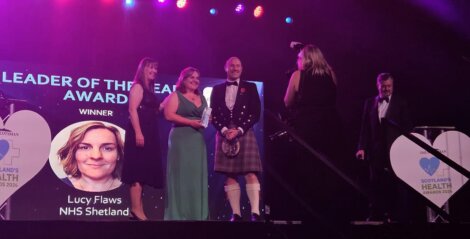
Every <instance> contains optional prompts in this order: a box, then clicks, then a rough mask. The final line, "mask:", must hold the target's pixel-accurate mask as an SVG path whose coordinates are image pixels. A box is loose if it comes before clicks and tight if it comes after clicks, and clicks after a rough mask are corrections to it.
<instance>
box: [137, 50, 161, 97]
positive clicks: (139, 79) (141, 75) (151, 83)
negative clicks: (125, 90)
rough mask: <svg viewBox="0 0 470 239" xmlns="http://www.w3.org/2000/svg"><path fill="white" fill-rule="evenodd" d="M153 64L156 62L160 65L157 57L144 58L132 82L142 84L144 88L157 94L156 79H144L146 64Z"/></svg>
mask: <svg viewBox="0 0 470 239" xmlns="http://www.w3.org/2000/svg"><path fill="white" fill-rule="evenodd" d="M151 64H156V65H157V66H158V61H156V60H155V59H152V58H150V57H145V58H143V59H142V60H141V61H140V63H139V66H138V67H137V71H136V72H135V76H134V80H133V81H132V84H133V85H134V84H140V85H142V87H143V88H144V90H146V91H148V92H151V93H152V94H155V90H154V87H155V79H153V80H151V81H149V82H148V83H147V82H145V80H144V69H145V67H146V66H148V65H151Z"/></svg>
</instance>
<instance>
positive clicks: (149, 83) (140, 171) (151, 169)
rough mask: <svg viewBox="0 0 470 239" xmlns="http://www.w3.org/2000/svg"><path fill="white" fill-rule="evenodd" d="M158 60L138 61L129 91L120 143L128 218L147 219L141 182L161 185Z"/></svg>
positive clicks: (145, 59) (160, 186)
mask: <svg viewBox="0 0 470 239" xmlns="http://www.w3.org/2000/svg"><path fill="white" fill-rule="evenodd" d="M157 67H158V63H157V62H156V61H155V60H152V59H150V58H144V59H142V60H141V61H140V64H139V66H138V68H137V72H136V74H135V77H134V81H133V84H132V87H131V89H130V92H129V124H128V127H127V130H126V141H125V145H124V158H125V160H124V165H123V172H122V181H123V182H124V183H127V184H129V185H131V186H130V198H131V219H134V220H140V221H144V220H148V218H147V216H146V215H145V212H144V207H143V204H142V189H143V186H144V185H149V186H152V187H154V188H162V187H163V169H162V161H161V150H160V140H159V133H158V126H157V116H158V114H159V112H160V102H159V101H158V100H157V97H156V95H155V78H156V76H157Z"/></svg>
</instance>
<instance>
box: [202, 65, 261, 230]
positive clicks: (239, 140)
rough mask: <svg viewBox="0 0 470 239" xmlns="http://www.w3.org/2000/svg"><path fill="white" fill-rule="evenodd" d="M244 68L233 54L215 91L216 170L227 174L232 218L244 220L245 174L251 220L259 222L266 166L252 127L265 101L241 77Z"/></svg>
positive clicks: (212, 106) (212, 103) (227, 189)
mask: <svg viewBox="0 0 470 239" xmlns="http://www.w3.org/2000/svg"><path fill="white" fill-rule="evenodd" d="M242 70H243V67H242V63H241V61H240V59H239V58H238V57H230V58H229V59H228V60H227V62H226V63H225V71H226V72H227V80H226V81H225V82H224V83H222V84H219V85H216V86H214V88H213V90H212V94H211V101H210V102H211V103H210V104H211V108H212V124H213V125H214V127H215V128H216V129H217V135H216V146H215V162H214V171H216V172H219V173H223V174H224V175H226V176H227V179H226V181H225V192H226V194H227V198H228V200H229V203H230V207H231V208H232V218H231V221H240V220H241V219H242V217H241V212H240V194H241V190H240V185H239V184H238V176H244V177H245V180H246V193H247V195H248V199H249V200H250V205H251V220H252V221H258V220H260V211H259V201H260V190H261V186H260V183H259V180H258V176H257V174H258V173H260V172H261V171H262V166H261V160H260V156H259V149H258V144H257V142H256V138H255V134H254V132H253V129H252V127H253V125H254V124H256V123H257V122H258V120H259V118H260V111H261V102H260V99H259V94H258V91H257V89H256V85H255V84H254V83H250V82H246V81H241V80H240V76H241V73H242Z"/></svg>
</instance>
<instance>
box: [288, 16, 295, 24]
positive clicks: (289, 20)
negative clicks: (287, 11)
mask: <svg viewBox="0 0 470 239" xmlns="http://www.w3.org/2000/svg"><path fill="white" fill-rule="evenodd" d="M293 22H294V19H292V17H286V23H287V24H292V23H293Z"/></svg>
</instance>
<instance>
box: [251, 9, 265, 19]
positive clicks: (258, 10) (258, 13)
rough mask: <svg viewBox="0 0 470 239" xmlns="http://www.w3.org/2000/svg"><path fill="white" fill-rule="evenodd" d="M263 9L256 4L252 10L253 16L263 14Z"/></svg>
mask: <svg viewBox="0 0 470 239" xmlns="http://www.w3.org/2000/svg"><path fill="white" fill-rule="evenodd" d="M263 13H264V9H263V7H262V6H257V7H256V8H255V10H254V11H253V16H255V17H256V18H258V17H261V16H263Z"/></svg>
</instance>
